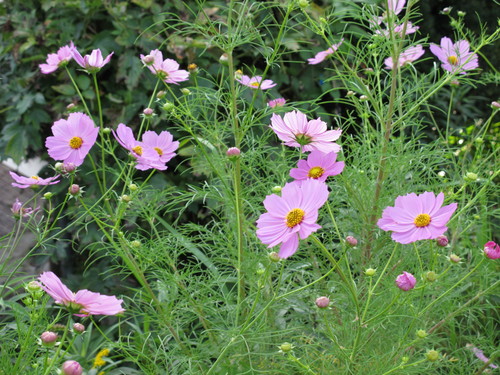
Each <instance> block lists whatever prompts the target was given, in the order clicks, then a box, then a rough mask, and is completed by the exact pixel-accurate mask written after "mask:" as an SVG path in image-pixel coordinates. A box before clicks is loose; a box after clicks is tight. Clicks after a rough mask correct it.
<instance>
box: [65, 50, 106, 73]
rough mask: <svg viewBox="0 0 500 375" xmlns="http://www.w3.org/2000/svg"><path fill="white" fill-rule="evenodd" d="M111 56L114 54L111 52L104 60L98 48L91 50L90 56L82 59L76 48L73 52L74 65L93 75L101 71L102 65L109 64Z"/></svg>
mask: <svg viewBox="0 0 500 375" xmlns="http://www.w3.org/2000/svg"><path fill="white" fill-rule="evenodd" d="M113 54H114V52H111V53H110V54H109V55H108V56H107V57H106V58H103V57H102V52H101V50H100V49H99V48H98V49H95V50H93V51H92V52H91V53H90V55H85V56H84V57H82V55H80V52H78V50H77V49H76V48H75V49H74V50H73V58H74V59H75V61H76V63H77V64H78V65H80V66H81V67H82V68H83V69H85V70H86V71H87V72H89V73H95V72H98V71H99V70H101V68H102V67H103V66H104V65H106V64H107V63H109V61H110V60H111V56H113Z"/></svg>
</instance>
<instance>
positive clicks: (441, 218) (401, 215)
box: [377, 192, 457, 244]
mask: <svg viewBox="0 0 500 375" xmlns="http://www.w3.org/2000/svg"><path fill="white" fill-rule="evenodd" d="M443 201H444V194H443V193H439V194H438V195H437V197H436V196H435V195H434V193H430V192H425V193H423V194H420V195H416V194H415V193H411V194H408V195H405V196H399V197H397V198H396V202H395V205H394V207H386V209H385V210H384V212H382V218H381V219H379V221H378V222H377V225H378V226H379V228H380V229H382V230H385V231H392V232H393V233H392V236H391V237H392V239H393V240H394V241H396V242H399V243H402V244H408V243H412V242H415V241H418V240H431V239H435V238H437V237H439V236H441V235H442V234H443V233H444V232H446V230H447V229H448V228H447V227H446V224H447V223H448V220H450V217H451V215H453V213H454V212H455V210H456V209H457V204H456V203H452V204H449V205H447V206H444V207H441V206H442V204H443Z"/></svg>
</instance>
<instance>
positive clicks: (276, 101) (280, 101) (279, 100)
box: [267, 98, 286, 108]
mask: <svg viewBox="0 0 500 375" xmlns="http://www.w3.org/2000/svg"><path fill="white" fill-rule="evenodd" d="M285 103H286V99H283V98H277V99H273V100H270V101H268V102H267V105H268V106H269V107H271V108H275V107H283V106H284V105H285Z"/></svg>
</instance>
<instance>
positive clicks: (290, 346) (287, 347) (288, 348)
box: [278, 342, 293, 353]
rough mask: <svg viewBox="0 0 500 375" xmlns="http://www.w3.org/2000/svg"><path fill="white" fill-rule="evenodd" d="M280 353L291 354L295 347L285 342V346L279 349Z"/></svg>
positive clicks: (282, 345)
mask: <svg viewBox="0 0 500 375" xmlns="http://www.w3.org/2000/svg"><path fill="white" fill-rule="evenodd" d="M278 348H279V349H280V351H282V352H283V353H288V352H291V351H292V349H293V345H292V344H290V343H289V342H284V343H283V344H281V345H280V346H279V347H278Z"/></svg>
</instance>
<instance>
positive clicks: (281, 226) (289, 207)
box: [257, 179, 328, 258]
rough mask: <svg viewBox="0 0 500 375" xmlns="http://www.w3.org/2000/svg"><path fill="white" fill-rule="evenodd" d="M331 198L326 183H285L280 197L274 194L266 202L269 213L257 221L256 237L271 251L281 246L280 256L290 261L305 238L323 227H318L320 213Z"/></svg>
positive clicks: (306, 181) (311, 181)
mask: <svg viewBox="0 0 500 375" xmlns="http://www.w3.org/2000/svg"><path fill="white" fill-rule="evenodd" d="M327 199H328V188H327V186H326V184H325V183H323V182H321V181H318V180H313V179H308V180H305V181H304V182H302V184H301V185H299V184H298V183H296V182H291V183H288V184H286V185H285V186H284V187H283V189H282V190H281V197H280V196H278V195H276V194H271V195H268V196H267V197H266V199H265V200H264V207H265V208H266V209H267V212H266V213H263V214H262V215H260V217H259V219H258V220H257V228H258V229H257V237H259V239H260V240H261V241H262V242H263V243H264V244H266V245H268V247H269V248H271V247H274V246H276V245H278V244H280V243H281V247H280V251H279V257H280V258H288V257H289V256H291V255H293V254H294V253H295V252H296V251H297V248H298V247H299V238H300V239H305V238H307V237H309V235H310V234H311V233H313V232H316V231H317V230H318V229H320V228H321V226H320V225H318V224H316V220H317V219H318V210H319V209H320V208H321V206H323V204H324V203H325V202H326V200H327Z"/></svg>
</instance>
